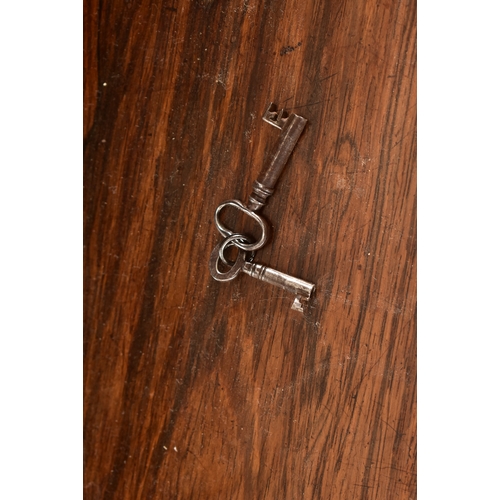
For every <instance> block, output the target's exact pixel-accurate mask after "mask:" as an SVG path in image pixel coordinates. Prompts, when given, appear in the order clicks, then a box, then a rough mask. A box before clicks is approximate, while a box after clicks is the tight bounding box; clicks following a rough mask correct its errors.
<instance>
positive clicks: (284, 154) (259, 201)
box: [247, 103, 307, 212]
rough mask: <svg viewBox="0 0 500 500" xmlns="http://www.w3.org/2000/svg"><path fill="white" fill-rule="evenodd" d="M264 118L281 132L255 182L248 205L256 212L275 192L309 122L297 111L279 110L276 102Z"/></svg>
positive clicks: (269, 107)
mask: <svg viewBox="0 0 500 500" xmlns="http://www.w3.org/2000/svg"><path fill="white" fill-rule="evenodd" d="M262 119H263V120H264V121H265V122H266V123H270V124H271V125H273V126H274V127H277V128H279V129H280V130H281V134H280V138H279V140H278V145H277V147H276V149H275V151H274V153H273V155H272V156H271V158H270V160H269V163H268V164H267V165H265V166H264V168H263V170H262V172H261V173H260V175H259V177H258V178H257V180H256V181H255V182H254V183H253V191H252V194H251V195H250V197H249V198H248V203H247V206H248V208H249V209H250V210H252V211H254V212H257V211H259V210H260V209H261V208H262V207H263V206H264V205H265V204H266V202H267V198H269V196H271V195H272V194H273V193H274V187H275V185H276V183H277V182H278V179H279V177H280V175H281V173H282V172H283V169H284V168H285V165H286V163H287V161H288V158H289V157H290V155H291V153H292V151H293V148H294V147H295V145H296V144H297V141H298V140H299V138H300V136H301V135H302V131H303V130H304V127H305V126H306V123H307V120H306V119H305V118H303V117H302V116H299V115H296V114H295V113H292V114H290V115H288V114H287V113H286V112H285V110H283V109H282V110H281V111H279V112H278V111H277V107H276V105H275V104H274V103H271V104H269V106H268V107H267V110H266V112H265V113H264V116H263V117H262Z"/></svg>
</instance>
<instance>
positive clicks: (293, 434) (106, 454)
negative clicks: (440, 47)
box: [84, 0, 416, 500]
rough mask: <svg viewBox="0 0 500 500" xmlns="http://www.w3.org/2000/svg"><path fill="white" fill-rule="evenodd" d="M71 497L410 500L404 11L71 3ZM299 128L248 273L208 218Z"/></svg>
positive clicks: (412, 454)
mask: <svg viewBox="0 0 500 500" xmlns="http://www.w3.org/2000/svg"><path fill="white" fill-rule="evenodd" d="M85 33H86V36H85V57H84V61H85V84H84V90H85V93H84V109H85V127H84V130H85V150H84V161H85V168H84V203H85V205H84V211H85V220H84V231H85V233H84V238H85V254H84V255H85V289H84V310H85V339H84V352H85V354H84V355H85V358H84V359H85V361H84V363H85V388H84V396H85V400H84V401H85V405H84V410H85V413H84V420H85V446H84V448H85V480H84V487H85V498H87V499H89V500H90V499H92V500H93V499H112V498H113V499H138V498H144V499H157V498H158V499H167V498H179V499H181V498H185V499H196V498H200V499H205V498H220V499H226V498H227V499H238V498H241V499H254V498H272V499H275V498H287V499H293V498H325V499H326V498H339V499H341V498H342V499H344V498H356V499H381V498H384V499H410V498H412V499H414V498H416V479H415V478H416V449H415V446H416V441H415V436H416V372H415V370H416V335H415V329H416V321H415V312H416V239H415V238H416V196H415V195H416V71H415V68H416V67H415V65H416V48H415V39H416V6H415V3H414V2H406V1H396V0H392V1H391V0H389V1H386V2H379V1H376V0H366V1H364V2H360V1H355V2H345V1H333V2H326V1H323V2H321V1H319V0H301V1H290V2H286V3H285V2H278V1H276V0H268V1H264V2H257V1H256V0H246V1H236V0H226V1H215V0H214V1H209V0H199V1H191V2H188V1H184V2H182V1H176V0H171V1H170V2H161V1H148V0H143V1H141V2H133V1H125V2H119V1H118V0H102V1H97V0H87V1H86V4H85ZM269 101H275V102H277V103H278V105H280V106H284V107H286V108H287V109H288V110H289V111H295V112H297V113H300V114H302V115H303V116H304V117H305V118H307V119H308V120H309V122H308V124H307V127H306V130H305V132H304V134H303V137H302V138H301V140H300V142H299V144H298V145H297V148H296V149H295V151H294V153H293V155H292V157H291V160H290V162H289V164H288V166H287V168H286V170H285V172H284V174H283V176H282V178H281V179H280V182H279V184H278V186H277V191H276V194H275V195H274V196H273V197H272V198H271V199H270V201H269V204H268V205H267V206H266V208H265V210H264V214H265V215H266V217H268V219H269V220H270V221H271V222H272V226H273V239H272V241H271V243H270V244H268V245H267V246H266V247H265V248H264V249H262V250H261V251H259V253H258V261H259V262H264V263H266V264H269V265H271V266H273V267H276V268H278V269H280V270H282V271H285V272H287V273H290V274H292V275H296V276H299V277H302V278H304V279H307V280H309V281H313V282H315V283H316V284H317V293H316V296H315V298H314V300H313V301H312V303H311V305H310V306H309V308H308V309H307V310H306V311H305V312H304V314H300V313H299V312H297V311H293V310H291V309H290V306H291V303H292V300H293V297H292V296H291V295H290V294H288V293H286V292H283V291H280V290H279V289H274V288H273V287H271V286H268V285H266V284H263V283H261V282H258V281H256V280H253V279H251V278H249V277H248V276H241V277H238V278H237V279H235V280H234V281H232V282H230V283H218V282H215V281H214V280H212V278H211V277H210V274H209V272H208V267H207V263H208V258H209V256H210V252H211V250H212V248H213V247H214V246H215V244H216V243H217V242H218V241H219V240H220V236H219V235H218V233H217V231H216V229H215V226H214V223H213V213H214V211H215V208H216V207H217V206H218V204H219V203H221V202H222V201H224V200H227V199H230V198H238V199H241V200H243V201H246V199H247V197H248V195H249V194H250V192H251V184H252V182H253V180H254V179H255V178H256V176H257V175H258V173H259V171H260V168H261V166H262V163H263V161H264V158H265V157H266V155H267V154H269V151H270V149H271V148H272V147H273V145H274V143H275V141H276V139H277V136H278V133H279V132H278V131H277V130H275V129H272V127H270V126H269V125H267V124H265V123H264V122H263V121H262V120H261V118H260V117H261V115H262V113H263V111H264V109H265V107H266V104H267V103H268V102H269Z"/></svg>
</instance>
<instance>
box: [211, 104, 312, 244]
mask: <svg viewBox="0 0 500 500" xmlns="http://www.w3.org/2000/svg"><path fill="white" fill-rule="evenodd" d="M262 119H263V120H264V121H265V122H266V123H270V124H271V125H273V126H274V127H277V128H279V129H280V130H281V134H280V138H279V141H278V145H277V147H276V150H275V151H274V153H273V155H272V156H271V158H270V160H269V162H268V164H266V165H265V166H264V168H263V170H262V172H261V173H260V175H259V177H258V178H257V180H256V181H255V182H254V183H253V191H252V194H251V195H250V196H249V198H248V203H247V206H245V205H243V203H242V202H241V201H239V200H229V201H226V202H224V203H221V204H220V205H219V207H218V208H217V210H216V211H215V225H216V226H217V229H218V230H219V232H220V233H221V234H222V236H224V238H227V237H228V236H231V235H233V234H234V232H233V231H231V229H229V228H227V227H226V226H224V224H222V222H221V221H220V219H219V214H220V212H221V211H222V210H223V209H224V208H225V207H227V206H232V207H234V208H236V209H239V210H241V211H242V212H244V213H245V214H247V215H249V216H250V217H252V218H253V219H254V220H255V221H257V223H258V224H259V226H260V227H261V230H262V236H261V238H260V239H259V240H258V241H256V242H250V241H248V242H247V243H244V242H243V241H237V240H235V241H234V245H236V246H237V247H238V248H240V249H241V250H246V251H255V250H258V249H259V248H262V247H263V246H264V245H265V244H266V242H267V240H268V239H269V235H270V229H269V224H268V223H267V221H266V220H265V219H264V218H263V217H262V216H261V215H260V214H258V213H257V212H258V211H260V210H261V209H262V207H263V206H264V205H265V204H266V202H267V199H268V198H269V196H271V195H272V194H273V193H274V187H275V186H276V183H277V182H278V179H279V177H280V175H281V173H282V172H283V170H284V168H285V165H286V163H287V161H288V158H289V157H290V154H291V153H292V150H293V148H294V147H295V145H296V144H297V141H298V140H299V138H300V136H301V134H302V131H303V130H304V127H305V126H306V123H307V120H306V119H305V118H303V117H302V116H299V115H296V114H295V113H292V114H291V115H287V113H286V112H285V111H284V110H283V109H282V110H281V111H279V112H278V108H277V106H276V104H274V103H270V104H269V106H268V107H267V109H266V112H265V113H264V116H263V117H262Z"/></svg>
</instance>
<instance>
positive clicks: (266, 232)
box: [214, 200, 271, 262]
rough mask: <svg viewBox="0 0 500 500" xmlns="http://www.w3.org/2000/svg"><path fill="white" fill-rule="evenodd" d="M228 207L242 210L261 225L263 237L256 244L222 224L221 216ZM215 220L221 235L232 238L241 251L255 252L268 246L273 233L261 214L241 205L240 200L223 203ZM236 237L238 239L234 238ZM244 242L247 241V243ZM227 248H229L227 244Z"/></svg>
mask: <svg viewBox="0 0 500 500" xmlns="http://www.w3.org/2000/svg"><path fill="white" fill-rule="evenodd" d="M228 206H229V207H234V208H236V209H238V210H241V211H242V212H243V213H244V214H246V215H248V216H250V217H252V219H253V220H255V221H256V222H257V223H258V224H259V226H260V228H261V230H262V235H261V237H260V239H259V240H258V241H257V242H255V243H250V242H248V238H247V237H244V236H242V235H241V234H238V233H235V232H234V231H231V229H229V228H227V227H226V226H224V224H222V222H221V221H220V219H219V214H220V212H221V211H222V210H223V209H224V208H225V207H228ZM214 218H215V225H216V226H217V229H218V230H219V233H221V234H222V236H224V238H229V237H230V238H232V239H231V240H230V241H232V242H234V243H233V245H235V246H237V247H238V248H239V249H240V250H244V251H246V252H253V251H255V250H258V249H259V248H262V247H263V246H264V245H265V244H266V242H267V240H268V239H269V236H270V233H271V231H270V229H269V224H268V222H267V221H266V220H265V219H264V218H263V217H261V216H260V215H259V214H257V213H256V212H254V211H252V210H250V209H249V208H247V207H246V206H245V205H243V203H241V201H239V200H229V201H225V202H224V203H221V204H220V205H219V206H218V207H217V210H216V211H215V217H214ZM236 235H237V236H238V237H237V238H233V237H234V236H236ZM244 240H246V241H247V243H245V242H244ZM226 246H227V243H226ZM223 262H227V261H226V260H225V259H223Z"/></svg>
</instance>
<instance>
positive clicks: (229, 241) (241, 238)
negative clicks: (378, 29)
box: [219, 233, 255, 267]
mask: <svg viewBox="0 0 500 500" xmlns="http://www.w3.org/2000/svg"><path fill="white" fill-rule="evenodd" d="M236 241H238V242H243V243H245V242H247V243H250V240H249V239H248V237H247V236H245V235H244V234H238V233H235V234H232V235H231V236H228V237H227V238H224V240H222V243H221V244H220V248H219V257H220V260H221V261H222V263H223V264H225V265H226V266H230V267H231V266H234V264H235V262H233V261H232V260H228V259H226V256H225V255H224V252H225V251H226V248H227V247H228V246H229V247H232V246H235V247H236V248H238V250H241V248H240V247H239V246H238V245H237V244H236ZM243 251H244V252H245V253H247V254H250V256H249V257H248V256H247V255H245V261H246V262H252V261H253V259H254V257H255V252H246V250H243Z"/></svg>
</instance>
